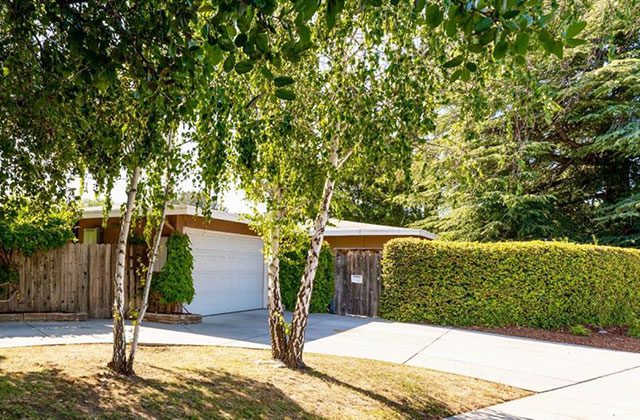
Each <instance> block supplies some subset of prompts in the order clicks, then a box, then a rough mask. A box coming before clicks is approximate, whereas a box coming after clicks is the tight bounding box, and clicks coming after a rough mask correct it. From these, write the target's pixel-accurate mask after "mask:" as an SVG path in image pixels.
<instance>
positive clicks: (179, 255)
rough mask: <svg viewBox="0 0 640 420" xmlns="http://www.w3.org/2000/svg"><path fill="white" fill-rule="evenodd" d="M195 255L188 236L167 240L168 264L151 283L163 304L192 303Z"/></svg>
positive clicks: (176, 235) (178, 235) (180, 235)
mask: <svg viewBox="0 0 640 420" xmlns="http://www.w3.org/2000/svg"><path fill="white" fill-rule="evenodd" d="M192 271H193V255H192V253H191V241H189V237H188V236H187V235H183V234H181V233H175V234H173V235H172V236H170V237H169V239H168V240H167V262H166V263H165V265H164V267H163V268H162V271H161V272H160V273H159V274H158V276H157V278H155V279H154V280H153V282H152V283H151V288H152V289H153V291H154V292H156V293H158V294H159V295H160V301H161V302H162V303H191V301H192V300H193V296H194V295H195V289H194V287H193V275H192Z"/></svg>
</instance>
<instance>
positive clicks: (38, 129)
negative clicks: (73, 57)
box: [0, 1, 89, 207]
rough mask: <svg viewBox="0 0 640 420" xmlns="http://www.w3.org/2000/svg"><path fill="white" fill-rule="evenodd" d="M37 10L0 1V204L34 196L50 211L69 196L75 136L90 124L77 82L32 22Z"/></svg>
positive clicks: (44, 33)
mask: <svg viewBox="0 0 640 420" xmlns="http://www.w3.org/2000/svg"><path fill="white" fill-rule="evenodd" d="M36 9H37V5H36V4H34V3H33V2H27V1H24V2H22V1H5V2H2V3H0V168H2V170H1V171H0V202H4V201H5V200H9V197H11V196H20V197H31V198H34V199H36V201H39V202H41V203H42V204H43V206H45V207H46V205H47V204H48V203H56V202H58V201H60V200H66V199H69V198H71V196H72V194H71V191H70V190H69V189H68V188H67V179H68V178H69V176H71V175H72V174H74V173H75V174H77V173H78V170H77V167H76V166H75V164H76V163H77V159H76V152H75V147H74V142H73V138H74V135H75V133H76V131H77V130H79V129H81V127H82V126H83V125H84V124H85V123H89V122H88V121H86V119H85V118H84V117H83V116H82V115H81V110H80V109H79V108H78V107H77V104H76V103H75V102H74V100H73V98H75V97H76V95H77V92H76V90H75V89H74V86H73V83H69V80H68V78H67V77H65V75H64V74H61V73H60V72H58V69H59V68H61V67H62V66H64V60H63V57H62V55H61V54H60V51H59V50H58V49H57V48H56V45H55V43H54V42H52V41H51V40H50V38H51V37H50V36H49V35H48V34H47V30H46V27H44V26H43V25H38V24H37V23H36V22H35V21H34V20H32V19H31V18H32V17H33V16H34V15H35V14H36Z"/></svg>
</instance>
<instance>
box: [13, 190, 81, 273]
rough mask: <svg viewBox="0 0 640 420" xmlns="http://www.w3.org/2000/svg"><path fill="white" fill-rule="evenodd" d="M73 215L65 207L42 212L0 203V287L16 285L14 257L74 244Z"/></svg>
mask: <svg viewBox="0 0 640 420" xmlns="http://www.w3.org/2000/svg"><path fill="white" fill-rule="evenodd" d="M76 219H77V214H76V213H75V212H74V209H73V208H72V207H71V206H68V205H66V204H65V203H60V204H55V205H52V206H47V207H46V208H43V207H42V206H41V204H40V203H37V202H32V201H30V200H21V201H20V200H16V199H12V198H8V199H7V200H6V201H5V202H3V203H0V284H4V283H12V284H15V283H18V281H19V273H18V267H17V266H16V265H15V256H16V255H17V254H22V255H25V256H31V255H33V254H35V253H36V252H39V251H47V250H51V249H55V248H59V247H61V246H64V245H65V244H66V243H68V242H71V241H73V240H74V235H73V225H74V224H75V221H76Z"/></svg>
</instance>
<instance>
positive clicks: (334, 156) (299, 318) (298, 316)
mask: <svg viewBox="0 0 640 420" xmlns="http://www.w3.org/2000/svg"><path fill="white" fill-rule="evenodd" d="M337 149H338V144H337V142H335V143H334V145H333V148H332V151H331V164H332V166H333V168H332V169H334V170H337V169H338V167H339V162H338V150H337ZM334 187H335V180H334V178H333V174H332V173H331V172H330V173H329V175H328V176H327V179H326V181H325V184H324V189H323V194H322V201H321V202H320V208H319V209H318V213H317V215H316V219H315V221H314V224H313V235H312V237H311V247H310V249H309V252H308V254H307V261H306V264H305V269H304V274H303V276H302V280H301V284H300V290H299V291H298V297H297V299H296V308H295V311H294V312H293V319H292V321H291V335H290V336H289V342H288V343H287V344H288V345H287V354H286V355H285V357H284V360H283V361H284V363H285V364H286V365H287V366H288V367H290V368H294V369H301V368H304V367H305V364H304V362H303V361H302V352H303V350H304V334H305V330H306V328H307V322H308V320H309V308H310V306H311V294H312V293H313V281H314V280H315V277H316V271H317V270H318V261H319V259H320V250H321V248H322V242H323V241H324V231H325V228H326V227H327V222H328V221H329V209H330V206H331V199H332V197H333V189H334Z"/></svg>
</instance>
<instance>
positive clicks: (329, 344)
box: [0, 310, 640, 418]
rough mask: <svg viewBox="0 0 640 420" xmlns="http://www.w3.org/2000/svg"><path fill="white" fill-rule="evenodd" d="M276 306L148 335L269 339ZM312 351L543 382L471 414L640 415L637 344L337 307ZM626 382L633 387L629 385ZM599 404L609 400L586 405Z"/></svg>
mask: <svg viewBox="0 0 640 420" xmlns="http://www.w3.org/2000/svg"><path fill="white" fill-rule="evenodd" d="M266 316H267V314H266V311H264V310H258V311H249V312H240V313H233V314H226V315H217V316H211V317H205V318H204V320H203V323H202V324H196V325H166V324H157V323H145V324H144V326H143V327H142V331H141V342H143V343H148V344H192V345H223V346H241V347H251V348H268V345H269V336H268V332H267V328H266ZM110 341H111V322H110V320H89V321H87V322H72V323H61V322H55V323H54V322H38V323H2V324H0V348H1V347H17V346H31V345H48V344H70V343H109V342H110ZM305 351H308V352H315V353H324V354H332V355H340V356H350V357H359V358H368V359H376V360H383V361H388V362H394V363H403V364H408V365H413V366H421V367H425V368H431V369H435V370H440V371H446V372H452V373H458V374H460V375H466V376H471V377H476V378H480V379H485V380H489V381H494V382H499V383H503V384H507V385H511V386H516V387H519V388H523V389H527V390H531V391H535V392H543V393H542V394H539V395H536V396H533V397H529V398H525V399H522V400H519V401H514V402H510V403H506V404H502V405H500V406H496V407H491V408H490V409H491V410H494V412H493V415H491V413H490V412H489V411H484V410H483V411H482V412H479V413H472V414H468V415H467V416H480V417H466V418H554V417H553V416H552V414H553V415H555V414H557V415H558V416H560V417H558V418H606V417H607V415H609V414H611V415H613V414H618V417H617V418H620V416H623V417H622V418H625V417H624V416H625V415H627V414H628V413H634V414H635V415H634V416H633V417H635V418H640V399H638V398H631V397H630V396H629V394H628V392H636V391H635V390H636V389H637V388H638V386H640V376H639V375H640V373H639V372H640V369H639V368H640V354H637V353H627V352H618V351H611V350H601V349H594V348H588V347H582V346H574V345H567V344H557V343H548V342H541V341H536V340H529V339H523V338H514V337H506V336H500V335H495V334H488V333H481V332H473V331H462V330H456V329H450V328H442V327H433V326H427V325H415V324H405V323H398V322H391V321H384V320H378V319H370V318H355V317H343V316H336V315H328V314H317V315H312V316H311V318H310V321H309V327H308V330H307V344H306V346H305ZM598 378H601V379H598ZM600 384H602V385H600ZM625 387H628V389H627V391H628V392H622V391H624V390H625V389H626V388H625ZM596 394H599V395H600V398H596V397H595V396H596ZM589 404H590V405H591V406H593V405H594V404H595V405H597V407H599V410H596V408H595V407H592V408H590V409H588V410H587V411H586V414H585V411H584V410H585V409H586V408H585V407H590V405H589ZM534 406H535V407H542V408H541V410H542V411H536V410H534V409H533V408H534ZM572 410H573V411H572ZM589 410H590V411H589ZM590 412H593V413H595V414H594V415H588V413H590ZM499 413H500V414H499ZM512 413H513V417H509V416H510V415H511V414H512ZM527 413H528V414H527ZM554 413H555V414H554ZM574 414H575V416H574ZM562 416H564V417H562ZM463 418H464V417H463Z"/></svg>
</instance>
